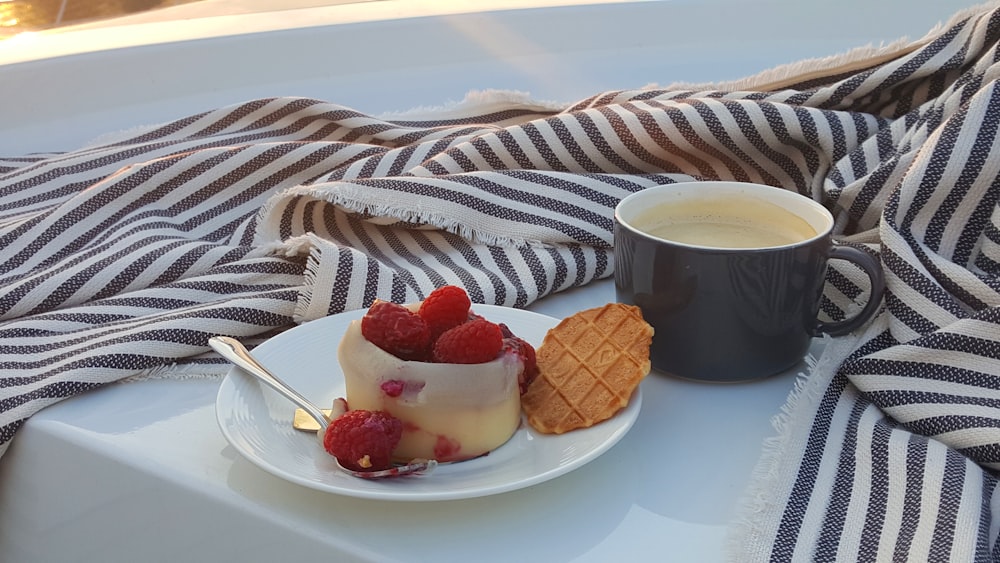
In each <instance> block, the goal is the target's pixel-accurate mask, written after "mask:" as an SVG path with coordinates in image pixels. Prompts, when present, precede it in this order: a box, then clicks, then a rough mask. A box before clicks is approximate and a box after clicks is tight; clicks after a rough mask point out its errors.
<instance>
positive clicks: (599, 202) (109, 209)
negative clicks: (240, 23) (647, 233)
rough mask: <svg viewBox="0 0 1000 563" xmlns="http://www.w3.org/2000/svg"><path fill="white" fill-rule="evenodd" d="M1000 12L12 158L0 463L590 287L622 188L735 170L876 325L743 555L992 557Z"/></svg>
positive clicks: (827, 359) (761, 508) (832, 389)
mask: <svg viewBox="0 0 1000 563" xmlns="http://www.w3.org/2000/svg"><path fill="white" fill-rule="evenodd" d="M995 8H996V7H995V6H994V7H990V6H986V7H983V8H982V9H979V10H974V11H970V12H968V13H965V14H963V15H962V16H961V17H957V18H956V19H955V20H954V21H953V22H951V23H950V24H949V25H948V26H946V27H944V28H942V29H940V30H938V31H936V32H935V33H934V34H933V35H932V36H930V37H929V38H927V39H926V40H924V41H921V42H919V43H916V44H913V45H910V46H909V47H908V48H904V49H899V50H898V51H896V52H894V53H891V54H889V56H887V55H886V53H881V54H879V56H878V57H876V58H872V59H869V60H857V59H854V60H852V61H850V64H848V65H847V66H842V67H834V66H833V65H827V66H825V67H824V66H822V65H819V66H816V67H815V68H813V69H811V72H809V73H808V74H806V75H798V76H792V77H791V78H787V79H785V80H784V81H783V82H781V83H768V84H765V83H764V78H763V77H756V78H750V79H747V80H746V81H744V82H742V83H741V86H740V87H739V88H735V87H733V88H730V87H725V88H723V87H722V86H720V85H716V86H714V87H704V88H687V89H679V88H665V89H643V90H628V91H624V90H623V91H615V92H605V93H601V94H598V95H595V96H593V97H590V98H588V99H585V100H581V101H579V102H578V103H576V104H573V105H570V106H567V107H565V108H557V109H546V108H545V107H544V106H542V105H539V104H534V103H531V102H530V101H523V102H518V101H514V100H506V101H505V102H504V103H492V104H484V105H475V104H472V105H469V106H465V107H460V108H456V109H453V110H451V111H449V112H448V113H447V114H446V115H445V114H441V115H439V116H437V117H432V118H430V119H412V120H408V121H402V120H399V119H395V120H391V119H379V118H375V117H372V116H369V115H365V114H362V113H359V112H356V111H353V110H351V109H349V108H345V107H342V106H338V105H335V104H332V103H328V102H324V101H319V100H310V99H301V98H275V99H263V100H253V101H249V102H246V103H243V104H239V105H234V106H230V107H225V108H220V109H216V110H213V111H208V112H205V113H202V114H199V115H193V116H189V117H185V118H183V119H179V120H177V121H174V122H172V123H167V124H164V125H161V126H157V127H153V128H148V129H146V130H144V131H141V132H136V133H130V134H124V135H119V136H118V138H115V139H113V140H109V141H105V142H102V143H101V144H95V145H92V146H88V147H86V148H83V149H80V150H76V151H73V152H70V153H64V154H36V155H28V156H23V157H17V158H0V453H2V452H3V451H4V450H5V449H6V448H7V446H8V445H9V444H10V441H11V439H12V438H13V437H14V434H15V432H16V431H17V429H18V428H19V427H20V426H21V425H22V424H23V423H24V421H25V420H26V419H27V418H28V417H29V416H31V415H32V414H33V413H35V412H37V411H38V410H39V409H41V408H43V407H45V406H46V405H49V404H52V403H54V402H56V401H59V400H61V399H62V398H65V397H69V396H73V395H76V394H78V393H81V392H84V391H87V390H89V389H93V388H96V387H99V386H101V385H104V384H107V383H109V382H112V381H117V380H120V379H123V378H126V377H130V376H134V375H136V374H143V373H150V372H154V371H157V370H167V371H170V372H172V373H177V372H183V371H185V370H187V371H190V372H200V373H210V372H218V371H219V370H220V368H222V367H223V364H222V362H221V360H219V359H218V358H216V357H215V356H214V355H213V354H211V353H210V352H208V347H207V346H206V340H207V338H208V337H209V336H212V335H215V334H226V335H231V336H235V337H238V338H241V339H243V340H245V341H247V342H248V343H250V344H253V343H255V342H259V341H260V340H262V339H264V338H267V337H269V336H271V335H273V334H275V333H276V332H278V331H281V330H284V329H286V328H288V327H290V326H293V325H294V324H295V323H300V322H306V321H308V320H310V319H314V318H317V317H321V316H324V315H328V314H332V313H336V312H340V311H344V310H350V309H356V308H361V307H365V306H367V305H368V304H369V303H371V301H372V300H374V299H375V298H382V299H392V300H396V301H413V300H417V299H420V298H421V297H422V296H424V295H426V294H427V293H428V292H429V291H431V290H432V289H433V288H434V287H437V286H440V285H443V284H456V285H461V286H463V287H465V288H466V289H467V290H468V291H469V293H470V295H471V296H472V298H473V300H474V301H476V302H479V303H490V304H498V305H507V306H515V307H523V306H527V305H529V304H531V303H532V302H534V301H535V300H537V299H539V298H540V297H543V296H545V295H548V294H551V293H554V292H558V291H562V290H564V289H567V288H571V287H575V286H580V285H583V284H586V283H589V282H591V281H593V280H595V279H599V278H606V277H608V276H610V275H611V273H612V272H613V268H614V264H613V260H612V254H611V243H612V234H611V233H612V214H613V209H614V206H615V204H616V203H617V202H618V201H619V200H620V199H621V198H622V197H624V196H625V195H627V194H629V193H632V192H635V191H638V190H642V189H644V188H646V187H649V186H652V185H657V184H664V183H671V182H675V181H682V180H691V179H695V180H699V179H735V180H742V181H751V182H759V183H766V184H771V185H775V186H781V187H784V188H786V189H790V190H795V191H797V192H799V193H803V194H806V195H809V196H811V197H813V198H815V199H817V200H818V201H821V202H822V203H824V204H825V205H827V206H828V207H829V208H830V209H831V210H833V211H834V212H835V213H836V215H837V216H838V236H839V237H840V238H841V239H842V240H843V241H844V242H845V243H852V244H858V245H861V246H862V247H864V248H866V249H868V250H869V251H871V252H873V253H877V254H878V255H879V256H880V257H881V260H882V263H883V265H884V268H885V271H886V274H887V278H888V290H887V294H886V297H885V308H884V311H883V313H882V314H881V315H880V316H879V317H878V318H877V319H876V320H875V321H874V322H873V323H872V325H871V326H870V327H868V328H867V329H866V330H865V331H864V333H863V334H858V335H855V336H854V337H845V338H841V339H835V340H834V341H832V342H831V343H830V344H829V345H828V346H827V352H826V354H825V356H824V357H823V358H821V359H820V361H819V363H818V365H817V366H816V368H815V369H814V370H813V372H812V373H811V375H810V376H809V377H808V378H807V379H806V380H804V381H802V382H801V385H800V388H799V389H798V390H797V392H796V394H795V395H794V396H793V399H792V400H791V401H790V403H789V406H788V412H787V413H785V415H784V416H782V417H781V418H779V426H780V428H781V430H782V433H781V434H780V436H778V437H776V439H775V441H774V443H772V444H771V446H773V448H771V454H770V455H766V456H765V457H764V459H763V460H762V462H761V475H760V479H759V480H758V481H759V483H758V484H759V485H760V486H762V487H764V488H762V489H760V490H761V491H762V494H761V495H760V496H759V501H760V502H758V503H756V504H754V505H753V506H751V507H750V508H752V509H753V510H756V511H757V512H755V513H753V514H751V515H748V517H747V520H748V521H750V522H752V524H749V525H746V526H741V527H740V529H739V532H740V533H739V534H738V535H736V536H734V537H735V539H734V542H735V543H734V546H735V551H734V554H735V558H736V559H737V560H741V561H743V560H773V561H832V560H840V561H881V560H919V561H936V560H941V561H946V560H982V561H989V560H997V559H998V554H1000V551H998V548H997V545H996V540H997V534H998V532H997V529H998V527H1000V520H998V519H997V518H995V517H994V514H993V513H994V512H995V511H996V510H997V509H1000V504H996V503H993V502H992V501H993V498H994V496H995V495H996V494H997V493H998V491H997V487H996V485H997V481H996V472H997V470H1000V313H998V311H1000V211H998V209H1000V207H998V206H997V202H998V198H1000V180H998V176H1000V135H998V134H997V133H998V126H1000V90H998V88H997V84H996V77H997V76H998V75H1000V63H998V47H1000V12H997V11H995ZM865 280H866V278H865V277H864V275H863V274H861V273H860V272H859V271H857V270H856V269H854V268H853V267H852V266H849V265H847V266H844V265H840V264H834V265H833V266H832V268H831V270H830V273H829V277H828V284H827V289H826V292H825V294H824V298H823V312H824V314H825V315H826V316H827V317H829V318H833V319H836V318H842V317H843V316H844V315H845V314H848V313H849V312H850V311H851V310H852V309H854V308H855V307H857V304H858V303H863V302H864V301H866V299H867V293H866V292H867V287H866V281H865ZM995 504H996V506H994V505H995Z"/></svg>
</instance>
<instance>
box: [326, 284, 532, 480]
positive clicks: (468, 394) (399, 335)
mask: <svg viewBox="0 0 1000 563" xmlns="http://www.w3.org/2000/svg"><path fill="white" fill-rule="evenodd" d="M422 319H424V320H422ZM523 345H527V343H525V342H524V341H523V340H520V339H518V338H517V337H516V336H514V335H513V334H511V333H510V331H509V330H507V329H506V327H503V326H501V325H497V324H494V323H491V322H489V321H488V320H486V319H483V318H481V317H479V316H478V315H476V314H475V313H474V312H472V311H471V310H470V304H469V301H468V297H467V296H466V295H465V292H464V290H461V289H460V288H455V287H454V286H445V287H444V288H440V289H438V290H436V291H435V292H434V293H432V294H431V295H430V296H428V298H427V299H426V300H425V301H423V302H421V303H414V304H410V305H406V306H403V305H398V304H394V303H389V302H385V301H377V302H376V303H374V304H373V305H372V307H371V308H370V309H369V311H368V313H367V314H366V315H365V317H364V318H362V319H361V320H359V321H353V322H352V323H351V324H350V326H349V327H348V329H347V331H346V333H345V334H344V337H343V339H342V340H341V342H340V346H339V348H338V352H337V354H338V359H339V361H340V366H341V368H342V370H343V372H344V380H345V383H346V387H347V389H346V394H347V404H348V405H349V407H350V409H351V410H352V411H353V410H364V411H378V412H385V413H388V414H389V415H391V416H392V417H395V418H397V419H399V420H400V421H401V423H402V434H401V437H400V440H399V443H398V445H397V446H396V447H395V449H394V450H393V453H392V457H393V458H394V459H395V460H397V461H409V460H411V459H420V458H423V459H436V460H438V461H459V460H464V459H469V458H473V457H477V456H480V455H483V454H485V453H488V452H490V451H491V450H493V449H496V448H497V447H499V446H500V445H502V444H503V443H504V442H506V441H507V440H508V439H509V438H510V437H511V436H512V435H513V434H514V432H515V430H517V427H518V425H519V424H520V420H521V400H520V395H521V393H520V386H519V384H523V385H524V386H525V387H526V386H527V382H528V379H527V378H528V377H529V376H530V374H531V372H533V367H532V366H530V364H528V365H527V367H526V354H525V351H524V350H523V348H522V346H523ZM527 346H529V347H530V345H527ZM531 351H532V353H533V352H534V350H533V349H532V350H531ZM532 356H533V354H532ZM338 459H339V458H338Z"/></svg>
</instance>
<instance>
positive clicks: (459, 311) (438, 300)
mask: <svg viewBox="0 0 1000 563" xmlns="http://www.w3.org/2000/svg"><path fill="white" fill-rule="evenodd" d="M471 306H472V301H471V300H470V299H469V295H468V294H467V293H465V290H464V289H462V288H460V287H458V286H455V285H445V286H442V287H439V288H437V289H435V290H434V291H432V292H431V294H430V295H428V296H427V299H424V302H423V303H421V304H420V311H419V314H420V316H421V317H422V318H423V319H424V321H426V322H427V326H429V327H430V329H431V341H434V340H436V339H437V337H438V336H440V335H441V334H443V333H444V331H446V330H448V329H449V328H452V327H454V326H458V325H460V324H462V323H464V322H465V321H466V320H467V319H468V318H469V307H471Z"/></svg>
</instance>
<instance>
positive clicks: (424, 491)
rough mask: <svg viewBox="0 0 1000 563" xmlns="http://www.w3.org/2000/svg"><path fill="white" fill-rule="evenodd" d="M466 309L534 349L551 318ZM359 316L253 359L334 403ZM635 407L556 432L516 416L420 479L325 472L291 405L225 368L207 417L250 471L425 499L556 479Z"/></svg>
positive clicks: (613, 435)
mask: <svg viewBox="0 0 1000 563" xmlns="http://www.w3.org/2000/svg"><path fill="white" fill-rule="evenodd" d="M473 310H474V311H476V312H477V313H480V314H482V315H483V316H485V317H486V318H488V319H490V320H491V321H493V322H497V323H506V324H507V326H508V327H510V329H511V330H512V331H513V332H514V333H515V334H517V335H518V336H520V337H522V338H524V339H525V340H527V341H528V342H531V343H532V344H534V345H535V346H538V345H540V344H541V342H542V339H543V338H544V337H545V333H546V331H548V329H550V328H552V327H553V326H555V325H556V323H557V322H558V321H557V319H554V318H552V317H548V316H545V315H540V314H538V313H532V312H529V311H523V310H520V309H512V308H509V307H497V306H488V305H473ZM363 314H364V311H363V310H359V311H351V312H348V313H342V314H339V315H333V316H330V317H325V318H322V319H318V320H315V321H312V322H309V323H306V324H304V325H302V326H298V327H295V328H294V329H291V330H289V331H287V332H283V333H281V334H279V335H278V336H275V337H274V338H271V339H270V340H268V341H266V342H264V343H262V344H261V345H260V346H258V347H257V349H256V350H255V354H254V355H255V356H256V357H257V358H258V359H260V360H261V363H263V364H264V365H265V366H267V367H268V368H269V369H271V370H272V371H273V372H275V374H276V375H278V376H279V377H281V378H282V379H284V380H285V381H286V382H287V383H288V384H289V385H291V386H292V387H294V388H295V389H297V390H298V391H299V392H301V393H302V394H303V395H305V396H306V397H308V398H309V399H310V400H312V401H313V402H315V403H317V404H319V405H321V406H325V405H328V404H330V402H332V401H333V399H334V398H335V397H342V396H344V380H343V374H342V373H341V371H340V367H339V364H338V362H337V344H338V343H339V342H340V337H341V335H342V334H343V333H344V330H345V329H346V328H347V325H348V324H349V323H350V321H352V320H354V319H357V318H360V317H361V316H362V315H363ZM641 404H642V395H641V392H640V391H639V390H638V389H637V390H636V392H635V393H634V394H633V396H632V399H631V401H629V404H628V406H626V407H625V409H623V410H622V411H621V412H619V413H618V414H617V415H615V416H614V417H612V418H611V419H609V420H607V421H605V422H603V423H601V424H597V425H595V426H593V427H591V428H587V429H581V430H575V431H573V432H568V433H566V434H562V435H558V436H557V435H547V434H540V433H537V432H535V431H534V430H533V429H532V428H531V427H530V426H528V424H527V423H526V422H525V421H524V420H523V419H522V422H521V426H520V428H518V430H517V432H515V434H514V436H513V437H511V439H510V440H509V441H508V442H507V443H506V444H504V445H503V446H501V447H499V448H497V449H496V450H494V451H493V452H491V453H490V454H489V455H486V456H483V457H480V458H477V459H472V460H469V461H463V462H460V463H452V464H445V465H440V466H438V467H437V469H435V470H434V471H433V472H432V473H431V474H430V475H422V476H418V477H412V478H404V479H385V480H364V479H358V478H356V477H351V476H349V475H347V474H345V473H343V472H341V471H339V470H337V468H336V467H335V466H334V464H333V460H332V458H330V457H329V456H328V455H327V454H326V453H325V452H324V451H323V449H322V447H321V446H320V445H319V442H318V441H317V439H316V436H315V435H314V434H307V433H303V432H300V431H297V430H295V429H293V428H292V416H293V412H294V410H295V407H294V405H292V404H291V403H290V402H288V400H287V399H284V398H283V397H281V396H280V395H278V394H277V393H275V392H274V391H272V390H271V389H269V388H268V387H267V386H265V385H262V384H261V383H259V382H258V381H257V380H256V379H255V378H253V377H252V376H249V375H247V374H245V373H243V371H242V370H240V369H238V368H233V369H232V370H231V371H230V372H229V374H228V375H227V376H226V378H225V379H224V380H223V382H222V386H221V387H220V388H219V394H218V396H217V397H216V403H215V410H216V417H217V418H218V421H219V427H220V428H221V429H222V433H223V434H224V435H225V437H226V440H228V441H229V443H230V444H232V446H233V447H234V448H236V449H237V450H238V451H239V452H240V454H242V455H243V456H244V457H246V458H247V459H248V460H250V461H251V462H253V463H254V464H255V465H257V466H258V467H260V468H261V469H264V470H265V471H267V472H269V473H272V474H274V475H276V476H278V477H281V478H282V479H287V480H288V481H291V482H293V483H298V484H300V485H304V486H306V487H310V488H313V489H317V490H321V491H326V492H330V493H336V494H341V495H347V496H353V497H361V498H372V499H386V500H401V501H428V500H446V499H462V498H472V497H480V496H486V495H493V494H497V493H502V492H506V491H512V490H515V489H520V488H523V487H528V486H530V485H534V484H537V483H541V482H543V481H548V480H549V479H553V478H555V477H558V476H560V475H564V474H566V473H567V472H569V471H572V470H573V469H576V468H578V467H580V466H582V465H584V464H586V463H588V462H590V461H592V460H594V459H596V458H597V457H598V456H600V455H601V454H602V453H604V452H606V451H607V450H608V449H609V448H611V446H613V445H615V444H616V443H617V442H618V440H620V439H621V438H622V437H623V436H624V435H625V434H626V433H627V432H628V430H629V428H631V427H632V424H633V423H634V422H635V419H636V417H637V416H638V415H639V409H640V406H641Z"/></svg>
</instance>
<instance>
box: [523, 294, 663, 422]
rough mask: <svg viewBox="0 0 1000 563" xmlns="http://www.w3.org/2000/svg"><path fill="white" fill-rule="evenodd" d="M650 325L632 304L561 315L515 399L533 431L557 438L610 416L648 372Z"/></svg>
mask: <svg viewBox="0 0 1000 563" xmlns="http://www.w3.org/2000/svg"><path fill="white" fill-rule="evenodd" d="M652 339H653V327H651V326H650V325H649V324H648V323H646V321H645V320H643V318H642V313H641V311H640V310H639V308H638V307H636V306H634V305H625V304H622V303H609V304H607V305H604V306H603V307H597V308H594V309H587V310H585V311H580V312H578V313H576V314H574V315H572V316H569V317H566V318H565V319H563V320H562V321H561V322H560V323H559V324H558V325H556V326H555V327H553V328H552V329H551V330H549V331H548V333H547V334H546V335H545V339H544V340H543V341H542V344H541V346H539V347H538V350H537V351H536V354H537V363H538V376H537V377H536V378H535V379H534V380H533V381H532V383H531V384H530V385H529V386H528V390H527V392H526V393H525V394H524V396H523V397H522V398H521V404H522V408H523V409H524V413H525V415H526V417H527V419H528V423H529V424H531V426H532V427H533V428H535V430H538V431H539V432H543V433H548V434H562V433H564V432H568V431H570V430H575V429H577V428H587V427H590V426H593V425H594V424H597V423H598V422H602V421H604V420H607V419H608V418H611V417H612V416H614V415H615V413H617V412H618V411H619V410H621V409H622V408H624V407H625V406H626V405H627V404H628V402H629V399H630V398H631V396H632V392H633V391H635V388H636V387H637V386H638V385H639V383H640V382H641V381H642V379H643V378H644V377H645V376H646V375H647V374H648V373H649V369H650V362H649V346H650V344H651V343H652Z"/></svg>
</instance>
